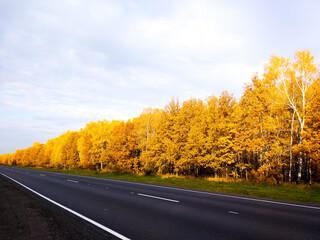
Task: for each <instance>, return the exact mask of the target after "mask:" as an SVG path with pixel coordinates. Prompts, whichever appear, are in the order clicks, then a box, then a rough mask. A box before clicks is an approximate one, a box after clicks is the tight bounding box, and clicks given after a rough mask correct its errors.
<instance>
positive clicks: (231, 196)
mask: <svg viewBox="0 0 320 240" xmlns="http://www.w3.org/2000/svg"><path fill="white" fill-rule="evenodd" d="M34 171H36V170H34ZM38 171H40V170H38ZM50 173H52V174H57V175H65V176H70V175H72V176H76V177H80V178H90V179H97V178H96V177H90V176H82V175H75V174H67V173H56V172H50ZM98 180H103V181H110V182H120V183H128V184H135V185H142V186H147V187H156V188H163V189H170V190H176V191H182V192H191V193H199V194H205V195H212V196H217V197H226V198H234V199H241V200H248V201H254V202H263V203H269V204H278V205H283V206H289V207H300V208H308V209H316V210H320V207H314V206H307V205H300V204H293V203H286V202H276V201H272V200H264V199H257V198H249V197H240V196H234V195H226V194H223V193H221V194H220V193H214V192H201V190H191V189H183V188H178V187H166V186H160V185H154V184H146V183H139V182H129V181H125V180H116V179H110V178H98Z"/></svg>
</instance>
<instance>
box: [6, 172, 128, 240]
mask: <svg viewBox="0 0 320 240" xmlns="http://www.w3.org/2000/svg"><path fill="white" fill-rule="evenodd" d="M0 174H1V175H3V176H5V177H7V178H9V179H11V180H12V181H14V182H16V183H18V184H20V185H21V186H22V187H25V188H26V189H28V190H30V191H31V192H33V193H35V194H37V195H38V196H40V197H42V198H44V199H46V200H47V201H49V202H51V203H53V204H55V205H57V206H59V207H61V208H63V209H64V210H66V211H68V212H70V213H72V214H74V215H76V216H78V217H80V218H82V219H83V220H85V221H87V222H89V223H91V224H93V225H95V226H97V227H98V228H101V229H102V230H104V231H106V232H108V233H111V234H112V235H114V236H116V237H118V238H120V239H122V240H130V238H127V237H125V236H123V235H121V234H120V233H117V232H115V231H113V230H112V229H110V228H107V227H106V226H103V225H102V224H100V223H98V222H96V221H94V220H92V219H90V218H88V217H86V216H84V215H82V214H80V213H78V212H76V211H74V210H72V209H70V208H68V207H66V206H64V205H62V204H60V203H57V202H56V201H54V200H52V199H50V198H48V197H46V196H44V195H42V194H41V193H38V192H36V191H35V190H33V189H31V188H29V187H27V186H26V185H24V184H22V183H20V182H18V181H17V180H15V179H13V178H11V177H9V176H7V175H5V174H3V173H0Z"/></svg>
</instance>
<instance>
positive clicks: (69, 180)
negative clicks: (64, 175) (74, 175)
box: [67, 179, 79, 183]
mask: <svg viewBox="0 0 320 240" xmlns="http://www.w3.org/2000/svg"><path fill="white" fill-rule="evenodd" d="M67 181H68V182H73V183H79V182H78V181H75V180H71V179H67Z"/></svg>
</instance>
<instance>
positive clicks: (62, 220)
mask: <svg viewBox="0 0 320 240" xmlns="http://www.w3.org/2000/svg"><path fill="white" fill-rule="evenodd" d="M0 239H3V240H8V239H68V240H72V239H114V238H113V237H112V236H109V235H106V233H104V232H103V231H102V230H101V231H99V230H97V229H96V228H94V227H93V226H91V225H90V224H89V223H86V222H84V221H82V220H79V219H78V218H77V217H76V216H73V215H71V214H70V213H66V212H65V211H63V210H62V209H58V208H57V207H55V206H52V204H50V203H48V202H46V201H45V200H42V199H40V198H39V197H37V196H35V195H33V194H32V193H31V192H28V191H27V190H26V189H23V188H22V187H20V186H18V185H17V184H15V183H13V182H12V181H10V180H9V179H7V178H5V177H3V176H1V175H0Z"/></svg>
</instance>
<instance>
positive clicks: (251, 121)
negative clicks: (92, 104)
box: [0, 50, 320, 183]
mask: <svg viewBox="0 0 320 240" xmlns="http://www.w3.org/2000/svg"><path fill="white" fill-rule="evenodd" d="M319 149H320V72H319V67H318V65H317V64H315V63H314V57H313V56H312V55H311V53H310V51H309V50H303V51H297V52H296V53H295V56H294V58H293V59H287V58H284V57H278V56H271V58H270V60H269V62H268V63H267V64H266V66H265V70H264V73H263V76H261V77H258V76H257V75H254V76H253V78H252V79H251V82H250V83H248V84H246V85H245V87H244V92H243V95H242V96H241V98H240V99H239V101H237V100H236V99H235V98H234V97H233V95H232V94H230V93H228V92H226V91H224V92H222V93H221V94H220V96H218V97H217V96H214V95H212V96H209V97H207V99H205V100H201V99H195V98H192V99H189V100H187V101H184V102H183V103H182V104H180V103H179V100H178V99H175V98H173V99H172V100H171V101H170V102H169V103H168V104H167V105H166V106H165V107H164V109H152V108H147V109H144V110H143V112H142V114H141V115H140V116H139V117H137V118H134V119H132V120H128V121H126V122H124V121H106V120H103V121H98V122H90V123H88V124H87V125H86V126H85V128H83V129H80V130H79V131H68V132H66V133H64V134H62V135H61V136H59V137H57V138H54V139H50V140H48V141H47V143H46V144H40V143H39V142H35V143H34V144H33V145H32V146H31V147H29V148H27V149H24V150H16V151H15V152H14V153H12V154H4V155H1V156H0V163H1V164H7V165H23V166H36V167H45V168H51V167H54V168H64V169H96V170H106V171H114V172H129V173H137V174H140V173H144V174H147V175H149V174H158V175H163V174H176V175H183V176H194V177H218V178H234V179H245V180H251V181H252V180H254V181H262V182H274V183H279V182H298V183H300V182H301V181H303V182H308V183H312V182H319V181H320V171H319V170H320V152H319Z"/></svg>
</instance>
